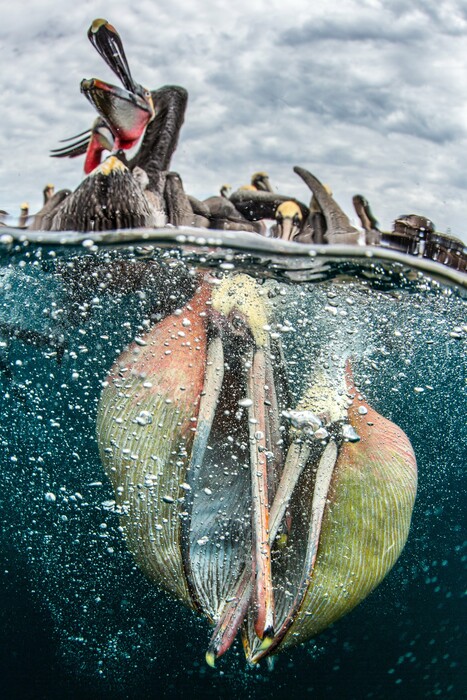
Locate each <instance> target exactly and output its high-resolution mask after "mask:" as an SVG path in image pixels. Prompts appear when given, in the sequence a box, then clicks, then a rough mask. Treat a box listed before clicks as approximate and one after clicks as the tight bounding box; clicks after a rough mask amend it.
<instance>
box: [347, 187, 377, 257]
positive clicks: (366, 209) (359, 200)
mask: <svg viewBox="0 0 467 700" xmlns="http://www.w3.org/2000/svg"><path fill="white" fill-rule="evenodd" d="M352 202H353V205H354V209H355V211H356V213H357V216H358V218H359V219H360V223H361V225H362V228H363V229H364V231H365V242H366V243H367V245H379V243H380V241H381V231H380V230H379V228H378V221H377V220H376V219H375V217H374V216H373V212H372V211H371V208H370V205H369V204H368V200H367V199H366V198H365V197H363V196H362V195H361V194H356V195H354V196H353V198H352Z"/></svg>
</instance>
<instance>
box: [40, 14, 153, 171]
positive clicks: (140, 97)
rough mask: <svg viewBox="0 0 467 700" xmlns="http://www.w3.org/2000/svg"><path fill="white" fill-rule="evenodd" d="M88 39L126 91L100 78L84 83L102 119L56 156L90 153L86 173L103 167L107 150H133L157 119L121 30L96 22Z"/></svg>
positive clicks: (151, 100)
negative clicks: (134, 75) (133, 70)
mask: <svg viewBox="0 0 467 700" xmlns="http://www.w3.org/2000/svg"><path fill="white" fill-rule="evenodd" d="M88 38H89V40H90V41H91V43H92V44H93V46H94V47H95V48H96V50H97V51H98V52H99V54H100V55H101V56H102V58H103V59H104V60H105V61H106V63H107V64H108V65H109V66H110V68H111V69H112V70H113V71H114V73H115V74H116V75H117V76H118V77H119V78H120V80H121V81H122V83H123V85H124V88H125V89H121V88H118V87H116V86H115V85H110V84H108V83H106V82H104V81H102V80H98V79H97V78H92V79H90V80H86V79H85V80H82V81H81V92H82V93H83V94H84V95H85V97H86V98H87V99H88V100H89V101H90V102H91V104H92V105H93V106H94V108H95V109H96V110H97V112H98V113H99V115H100V119H98V120H96V121H95V122H94V125H93V127H92V129H91V130H89V131H85V132H82V133H81V134H78V135H77V136H75V137H72V139H79V138H80V137H84V138H82V140H81V141H79V140H78V141H76V140H75V141H74V143H73V144H71V145H70V146H68V147H65V148H61V149H55V150H53V151H52V156H53V157H55V158H57V157H58V158H60V157H71V158H72V157H75V156H77V155H81V153H83V152H86V160H85V165H84V172H85V173H86V174H89V173H90V172H92V170H93V169H94V168H95V167H97V166H98V165H99V164H100V162H101V154H102V152H103V150H105V149H108V150H112V148H113V149H115V150H127V149H130V148H133V146H135V145H136V144H137V143H138V141H139V139H140V138H141V135H142V134H143V132H144V130H145V129H146V127H147V125H148V124H149V122H150V121H152V120H153V119H154V116H155V110H154V103H153V98H152V94H151V92H150V91H149V90H147V89H146V88H144V87H142V86H141V85H139V84H138V83H136V82H135V81H134V80H133V78H132V76H131V73H130V68H129V66H128V61H127V59H126V56H125V51H124V48H123V44H122V41H121V38H120V35H119V34H118V32H117V30H116V29H115V28H114V27H113V26H112V25H111V24H109V22H107V21H106V20H104V19H96V20H94V21H93V23H92V24H91V26H90V28H89V30H88ZM109 131H110V135H109ZM72 139H65V141H67V140H72Z"/></svg>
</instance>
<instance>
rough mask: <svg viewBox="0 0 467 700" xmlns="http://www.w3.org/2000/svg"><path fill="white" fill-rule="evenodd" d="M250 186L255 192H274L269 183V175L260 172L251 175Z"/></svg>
mask: <svg viewBox="0 0 467 700" xmlns="http://www.w3.org/2000/svg"><path fill="white" fill-rule="evenodd" d="M251 185H252V187H254V189H255V190H261V191H262V192H274V190H273V189H272V185H271V183H270V181H269V175H268V174H267V173H265V172H262V171H260V172H257V173H253V175H252V176H251Z"/></svg>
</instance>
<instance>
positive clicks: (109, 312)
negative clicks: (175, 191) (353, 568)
mask: <svg viewBox="0 0 467 700" xmlns="http://www.w3.org/2000/svg"><path fill="white" fill-rule="evenodd" d="M245 241H246V243H245V245H244V246H243V247H242V240H240V242H239V243H238V245H236V246H235V248H232V247H231V248H229V247H228V246H227V247H225V245H224V246H222V245H219V241H201V244H200V241H193V240H191V239H189V238H180V236H178V237H175V236H172V239H170V235H169V237H168V240H164V241H162V240H161V241H159V243H158V244H157V242H156V243H154V242H152V241H148V240H146V241H142V240H138V235H137V234H135V235H134V236H133V238H131V236H129V237H128V238H127V239H126V240H125V239H120V240H119V241H118V242H116V241H115V240H114V239H110V238H109V237H108V238H107V240H104V241H103V242H98V243H96V240H94V241H93V240H90V239H85V240H84V242H83V240H82V239H81V240H78V239H76V240H75V239H73V238H72V237H70V238H69V239H68V240H61V241H60V242H57V243H56V244H54V243H53V242H50V240H46V241H45V242H42V243H41V242H38V241H37V240H36V241H33V242H29V241H26V242H25V241H23V242H21V241H17V240H9V239H4V245H3V246H2V249H1V251H0V256H1V263H2V266H1V269H0V331H1V337H0V341H1V346H0V381H1V383H2V396H3V398H2V404H1V412H2V415H1V421H0V445H1V465H2V468H1V471H0V499H1V500H0V503H1V529H0V551H1V563H0V575H1V579H2V585H1V589H0V590H1V592H2V593H1V596H0V610H1V613H0V615H1V625H0V627H1V635H2V637H1V647H0V648H1V664H2V668H1V678H2V697H5V698H31V699H32V698H34V699H36V698H53V699H55V698H57V699H58V698H116V699H119V698H158V697H174V696H176V697H222V698H231V697H232V698H235V697H238V696H239V695H240V694H241V695H242V696H244V697H247V698H255V697H262V698H268V697H271V698H273V697H274V698H282V697H284V698H286V697H287V698H288V697H291V696H292V697H293V696H294V694H295V695H297V696H298V695H300V696H307V697H308V696H309V697H311V698H316V699H318V698H319V699H321V698H342V699H345V700H360V699H366V698H368V699H370V698H374V699H379V698H384V699H385V698H404V699H405V698H407V699H408V698H410V699H414V698H438V697H439V698H453V699H456V700H458V699H459V698H463V697H467V681H466V678H467V672H466V667H465V649H466V634H465V629H466V613H465V599H463V596H464V595H465V594H464V591H465V579H466V577H465V569H466V566H465V563H466V542H467V533H466V527H465V525H466V518H465V514H466V507H465V502H466V496H465V486H464V483H465V478H463V477H464V470H465V465H466V462H467V460H466V457H467V449H466V444H467V441H466V437H467V436H466V426H465V415H466V402H465V386H466V383H465V380H466V361H465V349H466V340H467V318H466V313H465V311H466V309H465V290H464V288H463V286H462V280H461V278H460V277H459V278H456V279H454V278H452V277H449V274H448V272H447V271H446V274H444V273H443V271H442V269H441V267H440V266H437V265H433V266H431V268H429V269H428V271H423V270H420V269H416V265H415V262H414V264H413V265H410V264H409V262H410V261H409V262H407V261H405V262H404V261H401V260H396V261H391V260H378V259H375V258H362V257H361V256H360V257H359V256H357V255H356V254H355V251H354V252H353V253H352V254H350V251H349V254H348V255H345V254H344V253H342V251H341V254H340V255H338V256H335V257H334V258H332V256H331V257H329V256H328V257H324V256H323V255H321V254H319V253H318V255H317V256H316V257H315V256H310V255H309V254H308V253H304V254H302V252H300V254H295V255H294V254H293V253H292V252H291V251H292V250H293V249H292V248H290V247H287V246H286V249H285V252H284V251H283V250H282V249H280V248H278V247H277V246H276V248H274V246H273V247H272V248H271V249H269V250H260V251H258V250H256V251H253V252H252V249H251V247H249V246H248V237H246V239H245ZM208 270H209V274H210V275H212V276H214V277H218V278H219V279H220V278H222V277H223V276H226V275H227V276H228V275H234V274H236V273H237V272H238V271H242V272H244V273H245V272H246V273H247V274H249V275H251V276H253V277H255V279H256V280H257V281H258V285H259V288H261V290H262V291H263V292H264V294H265V295H266V296H267V298H268V299H269V300H270V304H271V306H272V308H273V310H274V322H275V323H276V324H277V329H278V333H279V334H280V336H281V341H282V345H283V348H284V357H285V360H286V363H287V373H288V377H289V382H290V384H291V386H292V393H293V394H294V396H295V397H296V398H297V399H298V397H299V396H300V393H301V389H302V386H303V383H304V381H305V378H306V377H307V376H309V372H310V371H313V369H314V367H316V366H317V364H318V363H319V362H322V361H323V357H330V358H333V357H335V356H337V357H348V358H350V360H351V363H352V368H353V373H354V376H355V379H356V381H357V382H358V384H359V386H360V387H361V389H362V391H363V392H364V394H365V396H366V398H367V400H368V402H369V403H370V405H371V406H373V407H374V408H375V409H376V410H377V411H378V412H379V413H380V414H382V415H383V416H385V417H387V418H389V419H390V420H392V421H393V422H395V423H396V424H397V425H399V426H400V427H401V428H402V429H403V430H404V431H405V432H406V434H407V435H408V436H409V438H410V441H411V443H412V446H413V449H414V451H415V454H416V457H417V463H418V474H419V485H418V494H417V499H416V503H415V509H414V513H413V518H412V525H411V530H410V534H409V538H408V541H407V544H406V547H405V549H404V550H403V552H402V555H401V557H400V558H399V560H398V561H397V563H396V564H395V566H394V568H393V569H392V570H391V572H390V573H389V574H388V576H387V577H386V578H385V580H384V581H383V583H382V584H381V585H380V586H379V587H378V588H377V589H376V590H375V591H374V592H373V593H372V594H371V595H370V596H369V597H368V598H367V599H366V600H365V601H364V602H363V603H361V604H360V605H359V606H358V607H357V608H355V609H354V610H353V611H352V612H351V613H349V614H348V615H347V616H346V617H344V618H342V619H341V620H339V621H337V622H336V623H335V624H334V625H333V626H331V627H330V628H328V629H327V630H325V631H324V632H323V633H321V634H320V635H318V636H317V637H316V638H315V639H312V640H310V641H308V642H307V643H305V644H303V645H302V646H300V647H297V648H295V649H292V650H291V651H287V652H284V653H282V654H279V655H278V656H277V657H276V661H275V664H274V668H273V669H272V670H271V669H269V668H268V666H267V664H264V663H261V664H260V665H259V666H258V667H255V668H248V667H247V665H246V663H245V657H244V654H243V650H242V647H241V643H240V642H239V641H236V642H235V644H234V646H233V648H232V649H231V650H230V651H229V652H227V653H226V654H225V655H224V656H223V657H222V658H221V659H219V661H218V663H217V665H216V668H215V669H211V668H209V667H208V666H207V665H206V663H205V661H204V654H205V650H206V646H207V643H208V640H209V637H210V628H209V625H208V623H207V622H206V621H205V620H203V619H202V618H200V617H197V616H196V615H195V614H194V613H192V612H191V611H189V610H187V609H185V608H184V607H183V606H182V605H181V604H180V603H179V602H178V601H175V600H173V599H172V598H170V597H169V596H168V595H167V594H166V593H165V592H164V591H163V590H161V589H159V588H158V587H156V586H155V585H154V584H153V583H151V582H149V581H148V580H147V579H146V578H145V577H144V575H143V574H142V573H141V571H140V570H139V569H138V567H137V566H136V564H135V563H134V561H133V559H132V556H131V554H130V553H129V552H128V551H127V548H126V545H125V542H124V541H123V538H122V535H121V532H120V531H119V520H118V516H117V515H116V514H115V513H114V512H113V511H112V509H111V508H109V504H108V502H109V501H111V500H112V499H113V491H112V488H111V486H110V484H109V482H108V480H107V478H106V476H105V474H104V471H103V469H102V465H101V463H100V458H99V452H98V444H97V438H96V411H97V404H98V400H99V396H100V392H101V388H102V381H103V379H104V378H105V376H106V373H107V371H108V370H109V368H110V367H111V365H112V363H113V362H114V360H115V359H116V358H117V357H118V355H119V354H120V352H121V351H122V349H123V348H124V347H125V346H126V345H127V344H128V343H129V342H131V341H132V339H133V338H134V337H135V336H137V335H138V334H139V335H140V334H141V333H142V332H144V330H146V329H147V328H148V327H150V326H151V325H153V324H154V323H157V322H158V321H159V320H160V319H162V318H164V317H165V316H166V315H168V314H170V313H173V312H174V311H175V310H176V309H178V308H181V307H182V306H183V304H185V303H186V302H187V301H188V300H189V299H190V297H191V295H192V294H193V290H194V288H195V287H196V283H197V280H198V279H199V275H203V274H206V273H207V271H208Z"/></svg>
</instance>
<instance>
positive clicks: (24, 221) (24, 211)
mask: <svg viewBox="0 0 467 700" xmlns="http://www.w3.org/2000/svg"><path fill="white" fill-rule="evenodd" d="M19 210H20V214H19V219H18V227H19V228H27V225H28V218H29V203H28V202H23V203H22V204H21V205H20V208H19Z"/></svg>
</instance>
